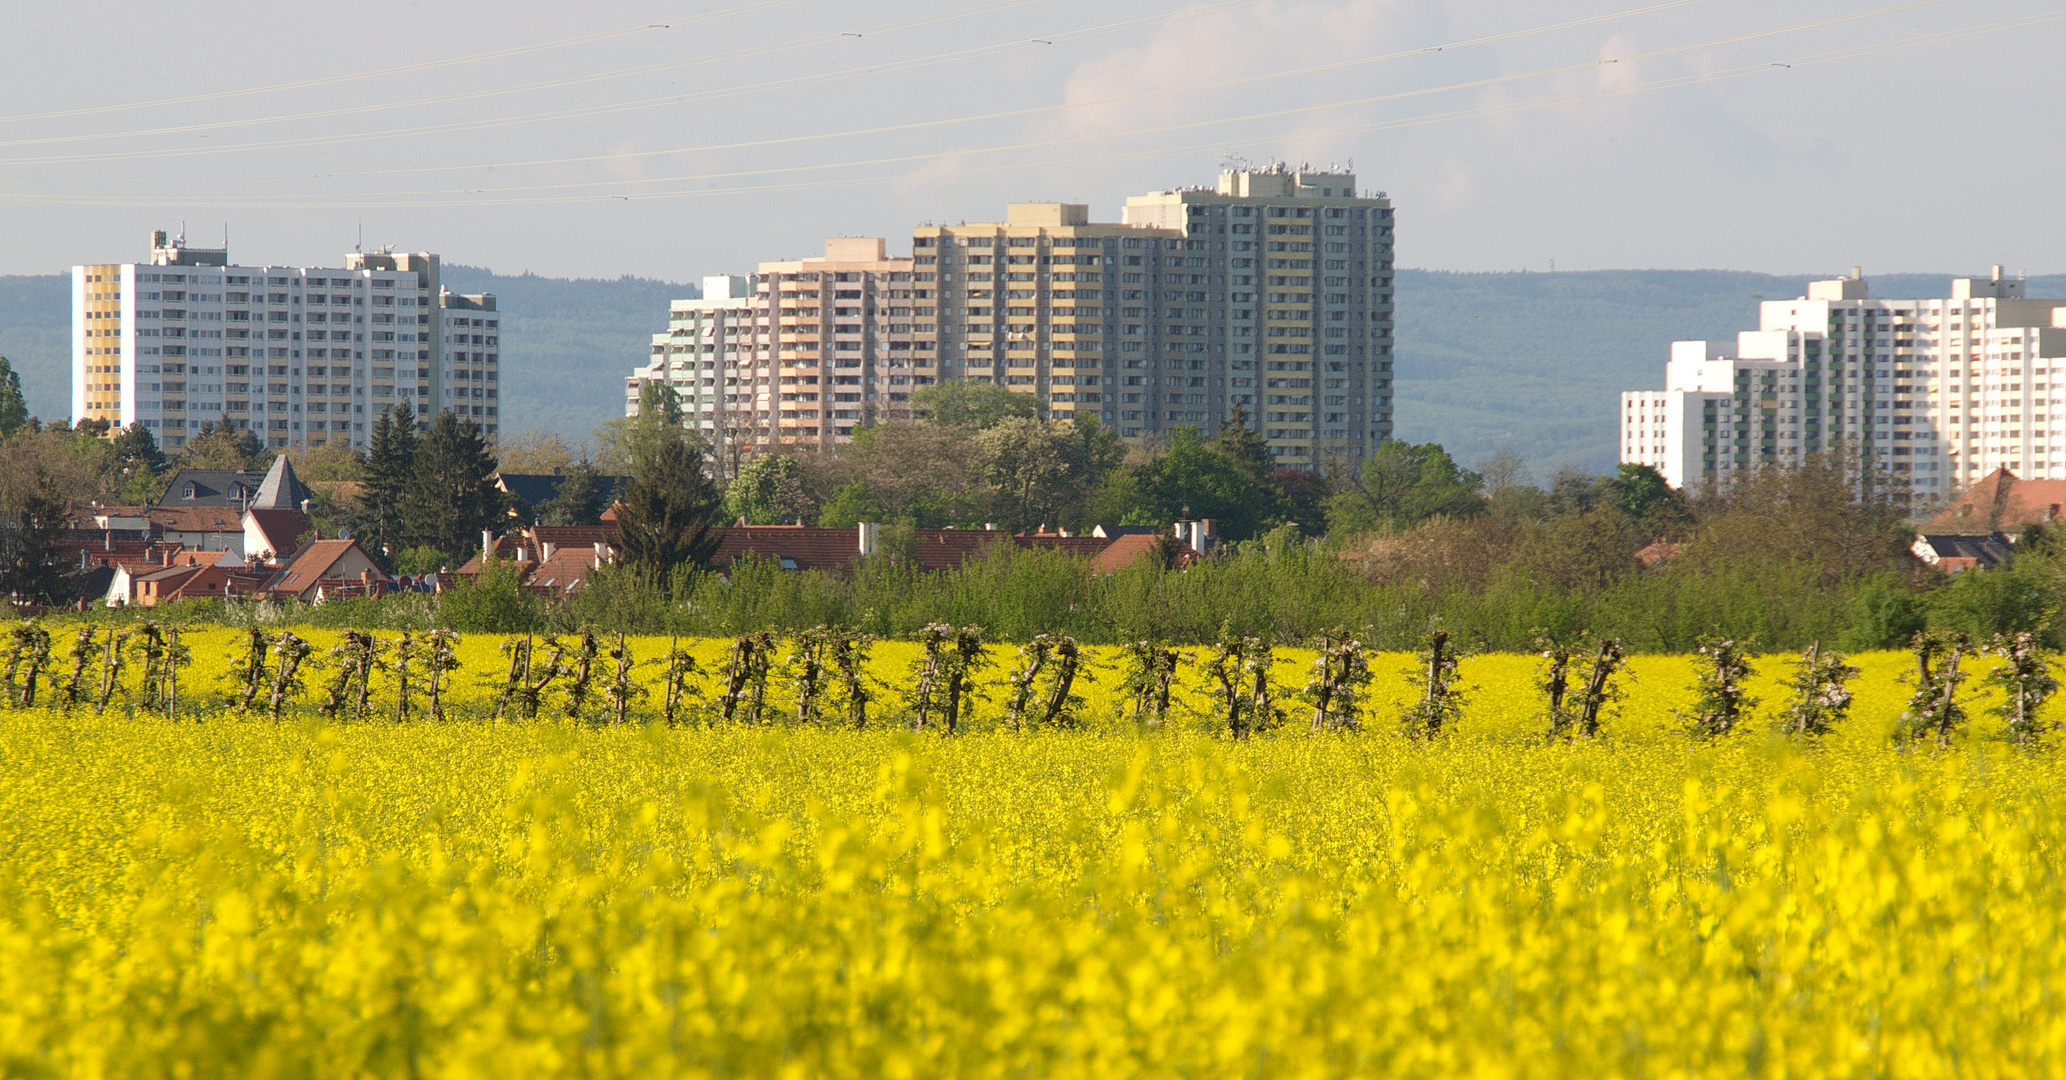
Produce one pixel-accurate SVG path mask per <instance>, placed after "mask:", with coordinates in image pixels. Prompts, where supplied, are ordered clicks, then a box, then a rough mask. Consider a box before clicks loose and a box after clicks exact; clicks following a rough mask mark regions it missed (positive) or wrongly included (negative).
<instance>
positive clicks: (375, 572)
mask: <svg viewBox="0 0 2066 1080" xmlns="http://www.w3.org/2000/svg"><path fill="white" fill-rule="evenodd" d="M386 581H387V573H386V572H385V571H383V570H381V569H380V564H379V563H376V562H374V561H373V557H372V556H371V555H368V554H366V551H365V549H364V548H361V547H360V546H359V542H358V541H357V540H317V541H314V542H312V543H310V544H309V545H308V546H307V547H304V548H302V549H301V550H300V551H298V552H296V553H295V555H294V558H293V561H291V562H289V563H288V564H287V565H286V566H285V567H284V568H282V569H281V570H279V571H278V572H277V573H275V574H274V575H273V576H272V579H271V580H269V581H267V582H266V583H265V588H264V591H265V592H266V593H267V594H268V595H271V596H276V597H281V598H283V599H295V600H300V601H303V602H304V603H316V602H317V601H319V600H322V599H326V598H328V596H330V595H331V594H334V593H336V592H337V591H339V590H341V589H343V588H345V587H346V586H357V587H359V588H361V589H365V588H367V587H369V586H375V585H378V584H380V583H384V582H386Z"/></svg>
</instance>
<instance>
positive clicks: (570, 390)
mask: <svg viewBox="0 0 2066 1080" xmlns="http://www.w3.org/2000/svg"><path fill="white" fill-rule="evenodd" d="M1814 276H1817V277H1819V276H1825V275H1814ZM1951 277H1952V275H1950V274H1890V275H1884V276H1880V277H1874V278H1872V279H1871V284H1872V291H1873V295H1875V296H1943V295H1945V293H1946V291H1947V290H1948V289H1949V287H1950V285H1949V283H1950V279H1951ZM1808 280H1809V275H1805V274H1803V275H1796V276H1792V277H1778V276H1773V275H1768V274H1753V273H1744V272H1738V271H1727V270H1591V271H1573V272H1565V273H1554V274H1545V273H1449V272H1440V271H1427V270H1402V271H1400V272H1399V281H1398V341H1399V372H1398V375H1399V378H1398V435H1399V437H1400V438H1404V439H1410V440H1412V441H1415V442H1427V441H1434V442H1440V443H1442V444H1444V445H1445V446H1447V447H1449V448H1450V449H1451V450H1452V451H1453V452H1455V454H1456V456H1457V457H1458V458H1459V459H1460V460H1462V461H1464V462H1466V463H1470V462H1476V461H1480V460H1483V459H1484V458H1486V457H1489V456H1490V455H1491V454H1492V452H1493V451H1494V450H1496V449H1498V448H1499V447H1501V446H1508V447H1512V448H1513V449H1514V450H1516V451H1519V452H1520V453H1521V454H1522V455H1524V456H1525V457H1527V458H1528V460H1529V461H1530V462H1531V463H1532V464H1534V465H1535V467H1536V469H1537V471H1538V473H1539V474H1541V475H1543V476H1546V475H1547V473H1548V471H1549V470H1551V469H1553V468H1555V467H1556V466H1557V465H1559V464H1562V463H1565V462H1576V463H1578V464H1581V465H1586V466H1590V467H1592V468H1595V469H1605V468H1606V467H1608V466H1609V465H1611V464H1612V463H1613V461H1614V457H1615V453H1614V445H1615V435H1616V431H1615V408H1616V404H1617V398H1616V395H1617V394H1618V393H1619V392H1620V391H1622V390H1631V389H1654V388H1657V387H1660V386H1662V385H1663V380H1664V361H1665V357H1666V355H1667V353H1668V352H1669V350H1670V343H1671V342H1672V341H1674V340H1677V339H1681V338H1730V337H1732V336H1733V335H1734V334H1735V333H1736V331H1738V330H1746V329H1753V328H1754V327H1755V318H1756V303H1757V300H1758V299H1759V298H1761V297H1762V298H1770V299H1784V298H1790V297H1794V296H1799V295H1800V294H1801V293H1802V292H1803V291H1804V290H1805V289H1806V282H1807V281H1808ZM445 281H446V284H447V286H448V287H450V288H452V289H454V290H457V291H460V292H483V291H485V292H492V293H495V294H496V296H497V298H498V300H499V304H500V307H501V309H502V312H503V326H502V329H503V334H502V338H503V341H502V347H503V357H504V359H503V368H504V376H503V426H504V430H505V431H512V432H514V431H523V430H527V429H531V428H545V429H550V430H554V431H558V432H560V433H561V434H562V435H564V436H566V437H567V438H568V439H570V440H580V439H585V438H587V437H588V436H589V433H590V432H592V431H593V430H594V429H595V427H596V426H597V425H598V424H601V423H602V422H603V421H605V420H609V419H611V418H612V417H616V416H620V415H622V414H623V411H624V376H625V375H627V374H629V373H630V371H631V369H632V367H633V366H634V365H636V364H639V363H641V362H643V359H644V357H645V356H646V352H647V345H648V342H649V341H650V336H651V335H652V334H654V333H656V332H659V331H662V330H664V329H666V326H667V303H668V301H669V300H672V299H676V298H679V297H686V296H694V295H696V289H695V286H693V285H683V284H674V283H670V282H665V281H655V280H652V279H647V278H631V277H625V278H618V279H616V280H601V279H593V278H583V279H573V280H569V279H564V278H548V277H539V276H537V275H535V274H529V273H526V274H522V275H514V276H512V275H498V274H495V273H494V272H492V271H489V270H484V269H481V268H478V267H469V266H456V265H455V266H447V267H446V268H445ZM65 282H66V278H65V276H64V275H61V274H52V275H47V276H19V277H0V355H5V356H7V357H8V358H10V359H11V360H13V361H14V365H15V367H16V369H17V370H19V371H20V372H21V373H22V385H23V389H24V390H26V391H27V393H28V396H29V407H30V408H31V409H32V410H33V411H35V412H36V413H37V414H38V415H41V416H46V417H48V416H63V415H66V413H67V411H68V410H69V407H70V401H69V393H70V391H69V389H68V386H69V384H68V382H67V377H66V374H65V369H64V364H65V355H66V349H67V347H68V346H67V341H68V335H69V333H70V331H69V329H68V324H69V319H70V309H69V306H68V304H69V302H68V300H67V298H66V291H65V289H66V285H65ZM2029 290H2030V294H2031V295H2032V296H2061V295H2066V275H2060V276H2051V277H2037V278H2032V279H2030V284H2029Z"/></svg>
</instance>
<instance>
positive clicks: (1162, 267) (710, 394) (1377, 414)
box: [626, 165, 1393, 468]
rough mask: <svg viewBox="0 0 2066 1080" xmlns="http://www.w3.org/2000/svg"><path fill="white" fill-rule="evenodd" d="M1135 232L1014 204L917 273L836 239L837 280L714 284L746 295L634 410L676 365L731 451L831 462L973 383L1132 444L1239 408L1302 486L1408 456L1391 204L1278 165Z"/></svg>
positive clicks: (687, 309) (1179, 200)
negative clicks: (867, 434)
mask: <svg viewBox="0 0 2066 1080" xmlns="http://www.w3.org/2000/svg"><path fill="white" fill-rule="evenodd" d="M1123 218H1124V220H1122V221H1120V222H1103V223H1099V222H1093V221H1091V219H1090V213H1089V208H1088V207H1087V206H1084V205H1081V204H1076V203H1014V204H1011V205H1010V206H1009V207H1008V208H1007V210H1006V214H1005V219H1004V220H1003V221H1001V222H991V223H972V222H963V223H959V224H954V225H931V224H928V225H922V226H919V227H918V228H917V229H915V230H913V235H912V240H911V247H912V257H911V258H909V259H903V258H892V257H889V256H887V255H885V254H884V251H883V247H882V241H880V240H873V239H870V240H835V241H827V249H826V257H825V259H823V260H816V259H807V260H802V261H800V262H796V263H768V264H763V265H762V266H761V268H760V269H761V272H760V273H759V274H758V275H756V276H755V277H754V278H752V279H751V280H750V281H749V280H747V279H740V278H726V279H710V280H711V281H714V282H721V283H725V282H728V283H730V284H724V285H722V287H721V288H720V287H719V286H713V285H706V292H705V294H704V295H705V297H706V299H704V300H700V301H677V302H676V303H675V304H674V305H673V308H672V311H671V312H670V321H669V332H668V333H667V334H666V335H657V336H655V338H654V339H653V340H654V344H653V348H654V356H653V359H652V360H651V361H650V362H649V364H648V365H647V366H645V367H642V368H640V369H638V370H637V371H635V372H634V373H633V374H632V376H631V377H630V378H629V379H628V380H627V385H626V394H627V400H626V408H627V410H635V409H636V406H637V399H638V393H639V389H640V387H642V386H643V385H644V384H645V383H646V382H648V381H651V380H653V379H656V378H659V377H661V373H662V370H663V369H662V368H661V367H660V366H659V365H661V364H663V363H664V364H666V365H668V367H667V368H666V369H665V370H666V371H667V372H668V377H669V379H670V382H671V383H672V384H673V385H675V386H676V388H677V390H679V391H681V392H682V393H683V395H684V400H685V402H686V403H688V404H690V405H691V406H692V407H691V408H690V412H691V413H692V414H694V415H695V417H696V420H695V422H697V423H698V424H700V425H701V426H702V427H703V429H704V430H705V431H708V432H710V433H711V434H712V436H713V439H714V440H715V441H718V442H720V443H727V444H729V445H732V446H739V445H741V443H740V441H739V440H740V439H742V438H745V439H750V440H751V441H753V442H754V443H765V444H768V445H780V444H798V443H802V444H810V445H817V446H830V445H834V444H836V443H837V442H839V441H843V440H845V439H848V438H851V436H852V433H853V429H854V428H855V427H856V426H866V425H868V424H871V423H874V422H876V421H878V420H884V419H898V418H902V417H908V416H909V415H910V414H909V412H908V408H909V404H908V402H909V397H910V391H911V390H913V389H915V388H916V387H918V386H923V385H925V384H927V383H930V382H934V381H944V380H955V379H966V380H975V381H982V382H991V383H995V384H997V385H999V386H1004V387H1006V388H1008V389H1011V390H1014V391H1018V392H1022V393H1026V394H1031V395H1034V396H1036V397H1037V398H1038V400H1039V402H1040V405H1041V409H1042V412H1043V414H1044V415H1046V416H1048V417H1050V418H1052V419H1073V418H1077V417H1083V418H1088V419H1096V420H1098V421H1100V422H1101V423H1103V424H1104V425H1105V426H1107V427H1111V428H1114V429H1116V430H1117V431H1118V432H1119V434H1120V435H1121V436H1122V437H1124V438H1126V439H1129V440H1134V441H1139V440H1143V439H1152V438H1154V437H1156V436H1158V435H1160V434H1163V433H1166V432H1168V431H1170V430H1172V429H1175V428H1177V427H1181V426H1190V427H1195V428H1198V429H1199V430H1201V431H1203V432H1205V433H1206V434H1212V433H1214V432H1215V431H1217V430H1218V426H1219V424H1220V423H1221V422H1222V421H1224V420H1225V419H1226V418H1227V416H1228V415H1229V414H1230V413H1231V412H1232V410H1233V408H1234V407H1235V406H1237V405H1238V406H1240V407H1242V408H1243V409H1244V410H1245V411H1246V413H1247V415H1248V418H1249V422H1250V423H1251V424H1252V425H1253V426H1255V427H1256V428H1257V429H1258V430H1259V431H1261V432H1262V434H1263V435H1264V437H1265V438H1266V439H1267V440H1268V442H1269V445H1270V452H1271V453H1272V454H1273V455H1275V456H1276V457H1277V458H1278V459H1279V460H1280V461H1281V462H1282V463H1283V464H1284V465H1287V466H1291V467H1299V468H1313V467H1316V466H1317V465H1318V464H1319V463H1320V462H1321V461H1322V460H1324V459H1326V458H1328V457H1331V456H1333V457H1342V458H1346V459H1348V460H1350V461H1355V460H1359V459H1361V458H1362V457H1363V456H1365V455H1366V454H1368V453H1369V452H1370V451H1371V450H1372V449H1374V448H1375V447H1376V446H1377V444H1378V443H1379V442H1381V441H1383V440H1384V439H1387V438H1389V437H1390V436H1391V432H1392V363H1393V359H1392V208H1391V203H1390V202H1389V201H1388V200H1387V199H1385V198H1384V197H1383V195H1382V194H1381V193H1380V194H1377V195H1365V194H1359V193H1358V191H1357V190H1356V178H1355V176H1354V175H1353V174H1352V173H1349V172H1346V171H1315V170H1311V169H1292V168H1289V167H1286V166H1283V165H1270V166H1267V167H1263V168H1257V169H1246V168H1244V169H1238V170H1230V171H1228V172H1225V173H1223V174H1222V175H1221V176H1220V178H1219V182H1218V184H1217V185H1216V186H1215V187H1213V188H1183V189H1175V190H1170V191H1161V192H1155V193H1151V194H1148V195H1143V196H1138V197H1135V198H1132V199H1129V200H1128V201H1127V205H1126V209H1125V213H1124V215H1123ZM749 344H750V346H751V347H750V348H742V347H737V346H742V345H749ZM688 354H693V355H694V356H695V357H696V361H695V364H696V370H695V375H694V377H693V378H687V377H686V376H687V369H686V368H684V366H683V361H684V360H685V359H687V355H688ZM692 390H693V392H694V393H693V400H692V401H691V400H690V396H691V391H692Z"/></svg>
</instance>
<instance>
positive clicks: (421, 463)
mask: <svg viewBox="0 0 2066 1080" xmlns="http://www.w3.org/2000/svg"><path fill="white" fill-rule="evenodd" d="M503 506H504V503H503V499H502V495H501V493H500V492H498V491H496V490H495V456H494V455H493V454H490V453H489V452H488V443H487V440H486V439H485V438H483V437H482V436H481V429H480V425H478V424H476V423H474V422H473V421H471V420H466V421H461V420H460V419H459V418H458V417H457V416H454V415H453V414H452V413H451V412H450V411H446V412H442V413H439V414H438V418H437V420H436V421H434V422H432V424H431V425H430V430H429V431H428V432H425V433H424V435H423V438H422V441H421V442H419V443H418V444H417V446H416V453H415V462H414V467H413V468H411V469H410V470H409V483H408V486H407V487H406V488H405V489H404V493H403V503H402V535H403V537H404V539H405V540H406V546H408V547H416V546H419V545H422V546H428V547H433V548H436V549H437V550H439V551H441V552H443V553H444V554H445V555H446V556H447V557H449V558H451V559H452V560H453V561H454V562H455V563H457V562H462V561H464V560H465V559H466V557H467V554H468V553H469V552H471V551H473V550H474V548H475V547H476V546H477V545H478V544H479V543H480V540H481V530H483V529H486V528H488V527H490V526H492V525H495V524H497V521H498V519H499V518H500V517H501V516H502V513H503Z"/></svg>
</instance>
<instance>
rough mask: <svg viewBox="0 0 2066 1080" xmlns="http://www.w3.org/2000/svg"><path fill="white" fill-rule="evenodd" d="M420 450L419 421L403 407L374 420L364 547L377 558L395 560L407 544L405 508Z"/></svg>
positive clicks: (369, 449)
mask: <svg viewBox="0 0 2066 1080" xmlns="http://www.w3.org/2000/svg"><path fill="white" fill-rule="evenodd" d="M416 450H417V438H416V423H415V421H414V420H413V419H411V418H410V417H409V416H408V414H407V413H406V412H404V411H403V409H402V407H401V406H396V407H395V408H393V409H387V410H382V411H381V413H380V417H379V419H377V420H375V421H373V437H372V439H371V440H369V442H368V444H367V447H366V482H365V494H364V496H363V497H362V500H361V501H362V505H363V506H364V514H365V524H366V535H365V538H364V539H365V541H366V543H365V544H364V545H363V546H364V547H365V548H366V549H367V550H368V551H370V552H372V553H373V555H374V556H375V557H377V558H380V559H384V560H385V559H392V558H393V557H394V556H395V555H397V554H399V553H400V552H401V550H402V549H403V548H404V547H406V546H407V545H406V544H404V543H403V537H404V530H403V524H402V518H403V515H402V511H403V507H404V505H405V504H406V502H407V499H408V491H409V481H410V478H411V477H412V476H413V474H414V472H415V468H416Z"/></svg>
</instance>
